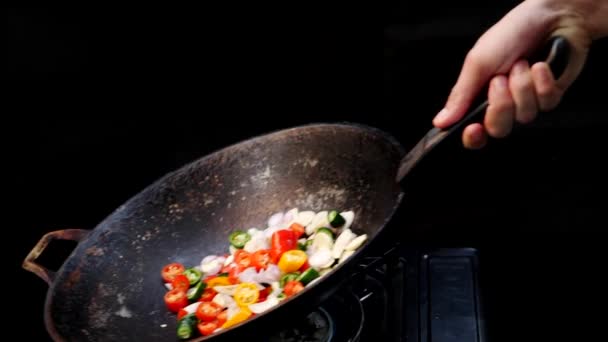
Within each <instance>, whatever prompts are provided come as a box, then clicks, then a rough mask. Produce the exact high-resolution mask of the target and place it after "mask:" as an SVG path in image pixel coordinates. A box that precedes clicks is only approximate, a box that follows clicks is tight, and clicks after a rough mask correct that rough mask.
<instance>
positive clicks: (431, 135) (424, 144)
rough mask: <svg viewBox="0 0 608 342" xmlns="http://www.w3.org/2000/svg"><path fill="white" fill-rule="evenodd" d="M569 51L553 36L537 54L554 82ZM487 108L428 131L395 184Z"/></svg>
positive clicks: (403, 163)
mask: <svg viewBox="0 0 608 342" xmlns="http://www.w3.org/2000/svg"><path fill="white" fill-rule="evenodd" d="M570 50H571V46H570V43H569V42H568V40H567V39H566V38H564V37H562V36H554V37H552V38H551V39H549V41H548V43H547V44H546V46H545V48H544V49H542V50H541V51H540V52H539V55H541V56H547V57H546V58H545V61H546V62H547V64H549V68H550V69H551V72H552V73H553V76H554V78H555V79H556V80H557V79H558V78H560V77H561V75H562V74H563V73H564V71H565V70H566V67H567V66H568V62H569V59H570ZM538 60H541V59H538V58H532V62H536V61H538ZM530 64H533V63H530ZM487 108H488V100H487V99H486V100H485V101H484V102H483V103H482V104H480V105H479V106H477V107H476V108H475V109H473V110H472V111H470V112H469V113H468V114H466V115H465V116H464V117H463V118H462V119H461V120H459V121H458V122H456V123H455V124H453V125H452V126H450V127H448V128H447V129H440V128H437V127H434V128H432V129H431V130H429V131H428V133H427V134H426V135H425V136H424V137H423V138H422V139H421V140H420V141H419V142H418V143H417V144H416V146H414V148H413V149H412V150H411V151H410V152H409V153H408V154H407V155H406V156H405V157H404V158H403V159H402V160H401V163H400V165H399V171H398V172H397V182H400V181H401V180H402V179H403V178H404V177H405V175H406V174H407V173H408V172H409V171H410V170H411V169H412V168H414V166H415V165H416V164H418V162H419V161H420V160H421V159H422V158H423V157H424V156H425V155H426V154H427V153H428V152H430V151H431V150H432V149H433V147H435V146H436V145H437V144H439V143H440V142H441V141H443V140H444V139H445V138H446V137H448V136H451V135H454V134H456V133H459V132H462V129H463V127H466V126H468V125H469V124H470V123H473V122H479V121H483V118H484V116H485V113H486V109H487Z"/></svg>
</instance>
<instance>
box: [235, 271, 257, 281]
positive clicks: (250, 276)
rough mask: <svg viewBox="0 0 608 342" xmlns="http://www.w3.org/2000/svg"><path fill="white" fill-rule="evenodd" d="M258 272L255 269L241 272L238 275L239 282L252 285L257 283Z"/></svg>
mask: <svg viewBox="0 0 608 342" xmlns="http://www.w3.org/2000/svg"><path fill="white" fill-rule="evenodd" d="M257 277H258V272H256V270H255V267H248V268H247V269H245V270H244V271H243V272H241V273H239V280H240V281H241V282H243V283H253V282H256V281H257Z"/></svg>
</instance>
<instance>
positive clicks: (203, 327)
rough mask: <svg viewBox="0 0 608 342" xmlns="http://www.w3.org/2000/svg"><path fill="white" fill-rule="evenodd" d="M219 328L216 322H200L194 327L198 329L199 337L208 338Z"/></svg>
mask: <svg viewBox="0 0 608 342" xmlns="http://www.w3.org/2000/svg"><path fill="white" fill-rule="evenodd" d="M219 326H220V325H219V324H218V322H217V321H213V322H200V323H199V324H198V325H197V326H196V327H197V328H198V331H199V332H200V333H201V335H203V336H209V335H211V334H213V332H214V331H215V329H217V328H218V327H219Z"/></svg>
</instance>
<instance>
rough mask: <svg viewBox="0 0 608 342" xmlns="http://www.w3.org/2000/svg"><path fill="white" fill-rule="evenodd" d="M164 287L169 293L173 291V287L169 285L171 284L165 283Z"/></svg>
mask: <svg viewBox="0 0 608 342" xmlns="http://www.w3.org/2000/svg"><path fill="white" fill-rule="evenodd" d="M165 287H166V288H167V290H169V291H171V290H173V285H171V283H165Z"/></svg>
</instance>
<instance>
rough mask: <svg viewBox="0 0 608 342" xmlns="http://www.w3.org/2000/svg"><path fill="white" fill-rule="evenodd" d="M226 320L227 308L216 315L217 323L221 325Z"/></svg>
mask: <svg viewBox="0 0 608 342" xmlns="http://www.w3.org/2000/svg"><path fill="white" fill-rule="evenodd" d="M227 320H228V310H224V311H222V312H220V314H219V315H217V325H218V326H222V325H223V324H224V323H226V321H227Z"/></svg>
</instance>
